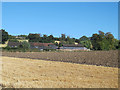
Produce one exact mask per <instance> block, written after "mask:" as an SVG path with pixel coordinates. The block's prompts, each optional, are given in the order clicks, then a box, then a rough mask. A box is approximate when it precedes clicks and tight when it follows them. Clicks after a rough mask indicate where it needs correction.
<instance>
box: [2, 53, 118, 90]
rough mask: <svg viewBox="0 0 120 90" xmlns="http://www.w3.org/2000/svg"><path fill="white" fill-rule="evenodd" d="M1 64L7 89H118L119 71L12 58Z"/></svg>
mask: <svg viewBox="0 0 120 90" xmlns="http://www.w3.org/2000/svg"><path fill="white" fill-rule="evenodd" d="M98 53H99V52H98ZM25 54H26V53H25ZM33 54H35V55H36V53H33ZM48 54H49V53H48ZM27 55H28V54H27ZM38 55H39V54H38ZM2 62H3V63H2V66H3V67H2V80H3V81H2V82H3V86H4V87H7V88H118V68H113V67H103V66H95V65H83V64H73V63H65V62H54V61H44V60H34V59H26V58H14V57H2ZM0 76H1V74H0Z"/></svg>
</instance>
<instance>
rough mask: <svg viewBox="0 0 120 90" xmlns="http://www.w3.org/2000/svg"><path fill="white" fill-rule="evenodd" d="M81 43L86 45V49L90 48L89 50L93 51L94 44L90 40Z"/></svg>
mask: <svg viewBox="0 0 120 90" xmlns="http://www.w3.org/2000/svg"><path fill="white" fill-rule="evenodd" d="M80 43H81V44H82V45H84V47H86V48H88V49H92V43H91V41H90V40H84V41H80Z"/></svg>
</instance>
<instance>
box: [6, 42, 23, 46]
mask: <svg viewBox="0 0 120 90" xmlns="http://www.w3.org/2000/svg"><path fill="white" fill-rule="evenodd" d="M20 44H21V43H20V42H8V46H19V45H20Z"/></svg>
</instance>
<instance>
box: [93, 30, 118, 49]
mask: <svg viewBox="0 0 120 90" xmlns="http://www.w3.org/2000/svg"><path fill="white" fill-rule="evenodd" d="M91 42H92V45H93V49H94V50H112V49H116V45H117V44H116V43H117V41H116V40H115V38H114V36H113V35H112V34H111V33H110V32H107V33H104V32H102V31H99V34H93V35H92V37H91Z"/></svg>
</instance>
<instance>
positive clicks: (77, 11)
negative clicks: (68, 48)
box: [2, 2, 118, 38]
mask: <svg viewBox="0 0 120 90" xmlns="http://www.w3.org/2000/svg"><path fill="white" fill-rule="evenodd" d="M2 28H3V29H5V30H6V31H7V32H8V33H9V34H11V35H20V34H25V35H28V34H29V33H41V34H42V35H43V34H47V35H50V34H52V35H54V36H55V37H60V36H61V34H66V35H67V36H70V37H75V38H80V37H82V36H84V35H85V36H87V37H91V36H92V34H94V33H98V31H99V30H101V31H103V32H105V33H106V32H111V33H112V34H113V35H114V37H115V38H118V3H117V2H3V3H2Z"/></svg>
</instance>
